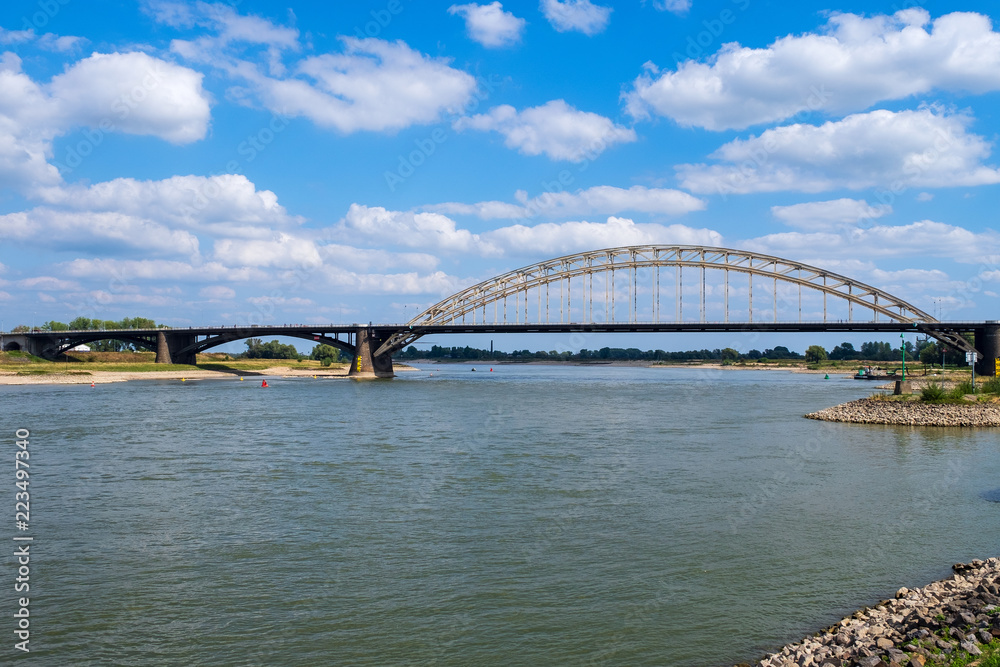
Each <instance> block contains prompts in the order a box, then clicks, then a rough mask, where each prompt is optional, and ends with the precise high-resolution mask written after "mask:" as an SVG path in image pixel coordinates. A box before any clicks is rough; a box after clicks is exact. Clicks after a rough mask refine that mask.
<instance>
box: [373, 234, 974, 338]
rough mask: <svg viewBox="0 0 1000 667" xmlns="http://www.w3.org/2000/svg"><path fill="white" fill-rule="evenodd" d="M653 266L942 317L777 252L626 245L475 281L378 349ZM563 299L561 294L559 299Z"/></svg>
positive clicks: (937, 333) (894, 313) (899, 318)
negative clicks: (574, 284)
mask: <svg viewBox="0 0 1000 667" xmlns="http://www.w3.org/2000/svg"><path fill="white" fill-rule="evenodd" d="M650 267H678V268H679V269H683V268H698V269H711V270H720V271H727V272H729V271H732V272H736V273H744V274H748V275H750V276H751V279H752V277H753V276H761V277H765V278H768V279H773V280H775V281H781V282H783V283H788V284H792V285H798V286H800V287H805V288H807V289H811V290H814V291H816V292H820V293H823V294H824V295H829V296H833V297H836V298H838V299H841V300H844V301H847V302H848V303H850V304H851V305H856V306H860V307H862V308H865V309H868V310H870V311H871V312H872V313H873V314H874V317H875V320H876V321H877V320H878V317H879V316H880V315H881V316H884V317H886V318H888V319H889V320H892V321H896V322H904V323H911V322H912V323H920V322H927V323H931V322H937V320H935V319H934V318H933V317H931V315H929V314H928V313H926V312H924V311H923V310H920V309H919V308H917V307H916V306H913V305H912V304H910V303H908V302H906V301H904V300H902V299H899V298H897V297H895V296H893V295H892V294H889V293H888V292H885V291H883V290H880V289H878V288H876V287H873V286H871V285H867V284H865V283H862V282H859V281H856V280H852V279H851V278H848V277H846V276H843V275H840V274H837V273H833V272H832V271H826V270H824V269H820V268H817V267H814V266H810V265H808V264H803V263H801V262H795V261H791V260H787V259H783V258H781V257H775V256H773V255H764V254H761V253H755V252H749V251H744V250H734V249H730V248H717V247H709V246H685V245H644V246H624V247H620V248H606V249H603V250H593V251H589V252H583V253H577V254H574V255H566V256H563V257H556V258H554V259H550V260H546V261H544V262H539V263H538V264H533V265H530V266H526V267H522V268H520V269H515V270H514V271H509V272H507V273H504V274H501V275H499V276H496V277H494V278H491V279H489V280H485V281H483V282H481V283H478V284H476V285H472V286H471V287H468V288H466V289H464V290H462V291H460V292H457V293H455V294H453V295H451V296H449V297H448V298H446V299H443V300H442V301H439V302H438V303H436V304H434V305H433V306H431V307H430V308H428V309H427V310H425V311H424V312H422V313H420V314H419V315H417V316H416V317H414V318H413V319H412V320H410V321H409V322H408V323H407V326H408V329H406V330H402V331H399V332H396V333H395V334H393V335H392V336H391V337H390V338H389V339H388V340H386V341H385V343H383V344H382V346H380V347H379V349H378V350H377V352H376V354H385V353H392V352H395V351H397V350H400V349H402V348H403V347H405V346H406V345H409V344H410V343H412V342H414V341H415V340H417V339H418V338H419V337H420V336H421V335H422V334H420V333H418V332H414V331H413V330H412V329H413V327H419V326H421V325H434V324H448V323H455V322H456V321H457V320H459V319H460V318H464V317H465V316H467V315H469V314H475V313H476V312H477V311H479V310H480V309H485V307H486V306H488V305H491V304H494V303H498V302H500V301H503V300H505V299H507V298H509V297H511V296H515V295H519V294H522V293H523V294H525V296H527V293H528V291H529V290H531V289H535V288H540V287H544V286H546V285H549V284H552V283H558V282H561V281H563V280H570V279H572V278H575V277H579V276H593V275H594V274H599V273H613V272H614V271H621V270H635V269H639V268H650ZM561 299H562V297H561V296H560V301H561ZM613 315H614V312H613V311H612V316H613ZM751 319H752V311H751ZM926 333H928V334H929V335H931V336H933V337H934V338H936V339H938V340H941V341H942V342H944V343H945V344H947V345H950V346H952V347H956V348H958V349H961V350H969V349H973V348H972V346H971V345H969V343H968V341H966V340H965V339H964V338H963V337H962V336H961V335H960V334H959V333H958V332H950V331H942V330H939V329H927V330H926Z"/></svg>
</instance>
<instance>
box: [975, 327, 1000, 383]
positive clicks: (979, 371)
mask: <svg viewBox="0 0 1000 667" xmlns="http://www.w3.org/2000/svg"><path fill="white" fill-rule="evenodd" d="M975 334H976V350H978V351H979V353H980V354H982V355H983V358H982V359H980V360H979V361H978V362H976V375H989V376H995V375H996V374H997V357H1000V322H998V321H996V320H990V321H988V322H986V325H985V326H983V327H977V328H976V330H975Z"/></svg>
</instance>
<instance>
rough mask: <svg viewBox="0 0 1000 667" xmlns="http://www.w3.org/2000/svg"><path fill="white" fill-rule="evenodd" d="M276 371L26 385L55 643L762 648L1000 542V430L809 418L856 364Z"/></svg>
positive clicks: (48, 628)
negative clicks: (235, 376) (352, 374)
mask: <svg viewBox="0 0 1000 667" xmlns="http://www.w3.org/2000/svg"><path fill="white" fill-rule="evenodd" d="M268 383H269V385H270V386H269V387H268V388H266V389H264V388H261V387H260V382H259V381H256V382H248V381H243V382H240V381H236V380H229V379H226V380H206V381H188V382H180V381H139V382H130V383H121V384H111V385H99V386H97V387H90V386H89V385H49V386H45V385H37V386H16V387H15V386H5V387H0V407H2V410H3V414H4V415H5V418H4V422H5V424H6V426H7V428H6V431H7V433H8V437H7V440H8V444H7V445H6V446H5V449H6V451H7V452H8V458H9V459H10V460H11V461H13V458H14V451H15V449H16V448H15V444H14V440H15V438H14V432H15V429H18V428H24V429H28V430H30V432H31V437H30V442H31V444H30V448H31V459H30V462H31V487H30V489H31V510H32V511H31V517H32V523H31V531H32V532H31V534H32V535H33V536H34V542H33V543H32V547H31V550H32V560H31V591H30V594H31V607H30V608H31V630H32V634H31V649H32V660H31V663H30V664H33V665H53V666H56V665H58V666H62V665H161V664H184V665H277V664H280V665H318V664H354V665H388V664H403V665H430V664H433V665H470V664H476V665H539V664H568V665H569V664H572V665H581V664H582V665H621V664H629V665H677V666H686V665H722V664H732V663H735V662H740V661H750V660H752V659H754V658H757V657H760V656H761V655H762V654H763V653H764V652H765V651H767V650H768V649H773V648H775V647H777V646H779V645H781V644H783V643H785V642H788V641H793V640H797V639H799V638H800V637H801V636H803V635H805V634H807V633H811V632H813V631H816V630H818V629H819V628H820V627H822V626H824V625H826V624H829V623H832V622H834V621H835V620H837V619H839V618H840V617H841V616H843V615H845V614H848V613H850V612H851V611H853V610H854V609H856V608H858V607H859V606H862V605H865V604H871V603H873V602H874V601H876V600H878V599H880V598H884V597H889V596H891V595H892V594H893V593H894V592H895V590H896V589H897V588H898V587H900V586H909V587H914V586H919V585H923V584H926V583H927V582H929V581H931V580H933V579H937V578H940V577H942V576H945V575H947V574H948V573H949V565H950V564H951V563H953V562H958V561H967V560H971V559H973V558H982V557H988V556H995V555H998V554H1000V549H998V546H1000V537H998V535H1000V531H998V530H997V528H998V519H1000V503H997V502H990V501H989V500H988V499H989V498H991V497H996V493H997V488H998V487H1000V456H998V454H1000V438H998V437H997V431H996V430H960V429H930V428H905V427H884V426H883V427H878V426H876V427H872V426H861V425H848V424H836V423H827V422H818V421H813V420H807V419H803V418H802V415H803V414H805V413H807V412H810V411H813V410H817V409H820V408H824V407H828V406H831V405H834V404H837V403H841V402H844V401H847V400H851V399H854V398H859V397H862V396H866V395H868V393H870V392H871V391H872V388H871V386H870V385H867V384H864V383H860V382H855V381H852V380H847V379H841V378H831V379H829V380H825V379H824V378H823V376H822V375H815V374H794V373H784V372H769V371H732V372H729V371H708V370H697V369H670V368H631V367H609V366H598V367H563V366H517V365H502V366H494V367H493V370H492V371H490V367H489V365H488V364H487V365H482V366H476V371H475V372H472V371H471V367H470V366H467V365H454V366H443V365H441V366H428V367H424V368H423V369H421V370H419V371H416V372H409V373H400V374H399V376H398V377H397V378H396V379H394V380H392V381H360V382H359V381H352V380H346V379H323V378H321V379H313V378H278V377H275V378H269V379H268ZM7 468H8V473H7V474H8V476H9V477H10V479H9V483H10V484H11V485H12V484H13V481H14V480H13V464H12V463H11V465H9V466H7ZM7 483H8V482H4V484H7ZM12 493H13V489H11V493H10V494H8V499H9V503H10V508H9V510H10V514H11V515H13V510H14V508H13V504H14V503H13V495H12ZM991 494H993V495H992V496H991ZM10 520H11V524H10V525H11V527H10V529H9V532H10V534H11V535H13V534H15V530H14V528H13V516H11V517H10ZM11 544H13V543H11ZM5 562H6V565H5V569H4V570H3V571H4V572H6V573H7V575H5V576H6V577H7V578H8V579H9V582H8V583H3V585H2V588H3V590H4V591H5V593H4V594H3V596H2V597H0V603H2V604H3V609H4V611H3V613H0V617H3V618H7V619H8V620H7V621H5V622H4V623H6V624H8V625H9V626H10V627H7V628H5V627H2V625H0V636H7V638H8V639H7V642H8V643H9V644H10V646H5V647H3V648H2V649H0V650H2V651H3V653H4V654H6V655H8V656H9V655H11V654H12V653H14V651H13V648H12V645H13V643H14V639H12V634H11V632H10V631H11V630H12V629H13V627H14V626H13V621H12V615H11V614H12V612H13V611H14V609H15V595H14V593H13V586H12V583H13V578H14V576H15V570H14V567H13V563H14V560H13V558H11V557H9V556H8V558H7V559H5Z"/></svg>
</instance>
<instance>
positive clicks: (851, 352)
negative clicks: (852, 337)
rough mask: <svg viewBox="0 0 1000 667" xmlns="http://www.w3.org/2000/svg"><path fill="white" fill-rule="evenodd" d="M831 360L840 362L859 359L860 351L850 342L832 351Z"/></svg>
mask: <svg viewBox="0 0 1000 667" xmlns="http://www.w3.org/2000/svg"><path fill="white" fill-rule="evenodd" d="M829 356H830V358H831V359H835V360H838V361H843V360H850V359H858V358H859V357H858V351H857V350H855V349H854V345H853V344H851V343H848V342H846V341H845V342H843V343H841V344H840V345H837V346H836V347H834V348H833V349H832V350H830V355H829Z"/></svg>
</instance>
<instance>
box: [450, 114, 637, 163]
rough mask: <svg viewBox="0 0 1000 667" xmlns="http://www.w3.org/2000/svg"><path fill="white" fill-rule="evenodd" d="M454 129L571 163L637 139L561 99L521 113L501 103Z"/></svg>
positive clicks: (467, 118) (631, 131) (529, 153)
mask: <svg viewBox="0 0 1000 667" xmlns="http://www.w3.org/2000/svg"><path fill="white" fill-rule="evenodd" d="M454 126H455V129H457V130H466V129H471V130H481V131H494V132H499V133H500V134H502V135H503V136H504V145H506V146H507V147H508V148H513V149H516V150H518V151H520V152H521V153H524V154H525V155H541V154H543V153H544V154H545V155H547V156H548V157H549V158H551V159H553V160H569V161H571V162H581V161H583V160H588V159H593V158H594V157H596V156H597V155H600V154H601V153H602V152H604V150H605V149H607V148H609V147H611V146H613V145H615V144H618V143H628V142H632V141H635V140H636V134H635V130H632V129H631V128H627V127H622V126H620V125H616V124H615V123H614V122H612V121H611V120H610V119H608V118H605V117H604V116H601V115H599V114H596V113H591V112H589V111H579V110H578V109H575V108H573V107H572V106H570V105H569V104H567V103H566V102H565V101H564V100H552V101H550V102H546V103H545V104H543V105H541V106H537V107H530V108H528V109H525V110H524V111H520V112H518V111H517V109H515V108H514V107H512V106H510V105H507V104H503V105H500V106H497V107H493V108H492V109H490V111H489V112H488V113H485V114H479V115H476V116H469V117H465V118H460V119H458V120H457V121H455V123H454Z"/></svg>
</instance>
